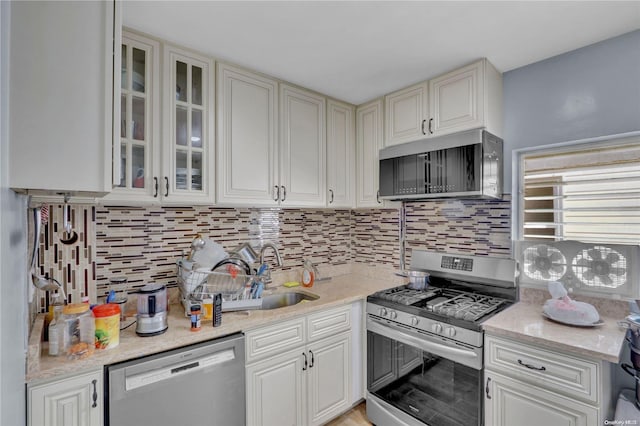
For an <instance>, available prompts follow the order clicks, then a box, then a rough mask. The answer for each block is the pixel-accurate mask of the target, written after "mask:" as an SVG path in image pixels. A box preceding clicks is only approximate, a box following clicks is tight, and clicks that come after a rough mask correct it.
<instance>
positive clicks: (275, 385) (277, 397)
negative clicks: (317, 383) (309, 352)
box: [246, 349, 307, 426]
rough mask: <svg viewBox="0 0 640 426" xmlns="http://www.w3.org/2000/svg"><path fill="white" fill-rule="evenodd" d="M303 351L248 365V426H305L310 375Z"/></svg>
mask: <svg viewBox="0 0 640 426" xmlns="http://www.w3.org/2000/svg"><path fill="white" fill-rule="evenodd" d="M303 368H304V358H303V356H302V349H300V350H298V349H296V350H292V351H289V352H286V353H284V354H281V355H277V356H275V357H271V358H267V359H265V360H263V361H260V362H256V363H255V364H249V365H247V370H246V377H247V379H246V380H247V425H250V426H299V425H302V424H304V413H305V406H306V402H307V401H306V400H307V398H306V394H307V392H306V380H305V379H306V375H305V374H303V373H304V372H303V371H302V369H303Z"/></svg>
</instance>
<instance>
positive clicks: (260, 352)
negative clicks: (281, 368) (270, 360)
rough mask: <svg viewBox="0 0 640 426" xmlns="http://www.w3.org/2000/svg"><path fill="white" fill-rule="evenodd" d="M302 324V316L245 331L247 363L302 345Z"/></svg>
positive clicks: (303, 330)
mask: <svg viewBox="0 0 640 426" xmlns="http://www.w3.org/2000/svg"><path fill="white" fill-rule="evenodd" d="M304 324H305V321H304V318H296V319H294V320H291V321H286V322H283V323H281V324H277V325H271V326H268V327H263V328H257V329H253V330H249V331H247V332H245V345H246V347H245V353H246V359H247V363H250V362H253V361H256V360H259V359H262V358H266V357H268V356H272V355H276V354H279V353H282V352H284V351H288V350H291V349H292V348H293V347H294V346H296V345H304V344H305V342H306V337H305V327H304Z"/></svg>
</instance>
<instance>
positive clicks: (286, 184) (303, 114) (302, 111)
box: [280, 84, 326, 207]
mask: <svg viewBox="0 0 640 426" xmlns="http://www.w3.org/2000/svg"><path fill="white" fill-rule="evenodd" d="M325 111H326V101H325V98H324V97H323V96H320V95H317V94H315V93H312V92H309V91H307V90H303V89H300V88H297V87H293V86H289V85H287V84H281V85H280V191H281V192H280V204H281V205H282V206H313V207H321V206H324V204H325V200H326V172H325V157H326V137H325V126H326V123H325Z"/></svg>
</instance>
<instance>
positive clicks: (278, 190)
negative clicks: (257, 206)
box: [273, 185, 280, 201]
mask: <svg viewBox="0 0 640 426" xmlns="http://www.w3.org/2000/svg"><path fill="white" fill-rule="evenodd" d="M273 187H274V188H275V191H273V192H274V193H275V195H274V197H273V201H278V200H279V199H280V187H279V186H278V185H273Z"/></svg>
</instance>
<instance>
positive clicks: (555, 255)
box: [549, 251, 565, 263]
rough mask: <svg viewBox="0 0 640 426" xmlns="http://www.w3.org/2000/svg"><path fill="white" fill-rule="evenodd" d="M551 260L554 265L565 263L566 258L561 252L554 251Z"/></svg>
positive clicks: (550, 256)
mask: <svg viewBox="0 0 640 426" xmlns="http://www.w3.org/2000/svg"><path fill="white" fill-rule="evenodd" d="M549 260H551V261H552V262H553V263H558V262H561V263H564V262H565V260H564V256H563V255H562V253H560V252H559V251H552V252H551V254H550V255H549Z"/></svg>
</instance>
